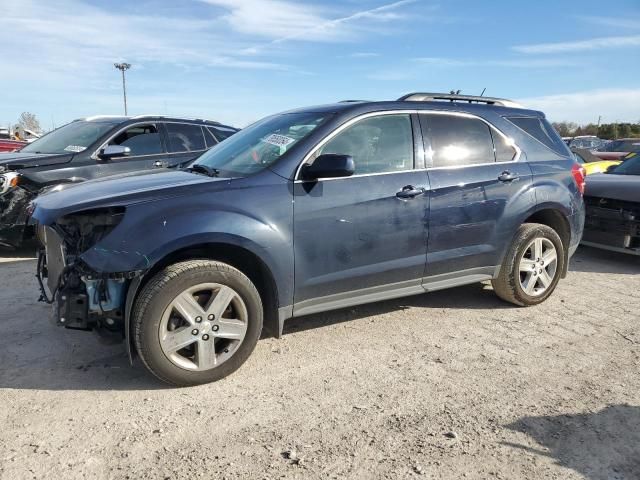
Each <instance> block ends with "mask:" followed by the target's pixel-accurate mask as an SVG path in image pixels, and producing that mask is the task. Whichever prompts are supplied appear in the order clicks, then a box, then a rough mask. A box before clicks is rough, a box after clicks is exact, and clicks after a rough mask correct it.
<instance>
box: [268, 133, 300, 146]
mask: <svg viewBox="0 0 640 480" xmlns="http://www.w3.org/2000/svg"><path fill="white" fill-rule="evenodd" d="M263 141H264V142H266V143H268V144H270V145H275V146H276V147H286V146H287V145H289V144H290V143H293V142H295V139H293V138H290V137H285V136H284V135H278V134H277V133H272V134H271V135H269V136H268V137H266V138H264V139H263Z"/></svg>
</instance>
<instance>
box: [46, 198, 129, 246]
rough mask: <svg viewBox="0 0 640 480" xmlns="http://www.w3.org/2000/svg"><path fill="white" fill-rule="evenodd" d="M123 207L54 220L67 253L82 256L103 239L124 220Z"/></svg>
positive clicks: (101, 209)
mask: <svg viewBox="0 0 640 480" xmlns="http://www.w3.org/2000/svg"><path fill="white" fill-rule="evenodd" d="M124 212H125V208H124V207H105V208H95V209H92V210H84V211H81V212H76V213H71V214H69V215H65V216H64V217H61V218H59V219H58V220H56V227H58V230H59V231H60V232H61V233H62V234H63V235H62V236H63V238H64V242H65V244H66V245H67V247H68V249H69V250H68V251H69V253H73V254H75V255H82V254H83V253H84V252H86V251H87V250H89V249H90V248H91V247H93V246H94V245H96V244H97V243H98V242H100V241H101V240H102V239H103V238H105V237H106V236H107V235H109V233H111V231H112V230H113V229H114V228H116V227H117V226H118V224H119V223H120V222H121V221H122V219H123V218H124Z"/></svg>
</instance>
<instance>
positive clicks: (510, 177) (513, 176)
mask: <svg viewBox="0 0 640 480" xmlns="http://www.w3.org/2000/svg"><path fill="white" fill-rule="evenodd" d="M518 178H520V175H518V174H517V173H511V172H510V171H509V170H505V171H504V172H502V173H501V174H500V175H498V180H500V181H501V182H513V181H514V180H517V179H518Z"/></svg>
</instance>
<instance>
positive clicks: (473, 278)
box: [278, 265, 500, 338]
mask: <svg viewBox="0 0 640 480" xmlns="http://www.w3.org/2000/svg"><path fill="white" fill-rule="evenodd" d="M499 271H500V265H498V266H492V267H481V268H472V269H469V270H462V271H459V272H453V273H446V274H442V275H434V276H431V277H424V278H418V279H415V280H410V281H407V282H400V283H392V284H389V285H379V286H376V287H369V288H363V289H360V290H352V291H349V292H344V293H338V294H335V295H328V296H326V297H319V298H312V299H310V300H305V301H303V302H299V303H296V304H294V305H293V306H286V307H282V308H280V309H278V338H280V337H281V336H282V331H283V328H284V322H285V321H286V320H288V319H289V318H294V317H302V316H304V315H310V314H312V313H319V312H327V311H330V310H337V309H340V308H346V307H353V306H355V305H362V304H365V303H373V302H380V301H383V300H392V299H394V298H401V297H408V296H411V295H420V294H422V293H425V292H434V291H437V290H443V289H446V288H452V287H459V286H462V285H469V284H472V283H478V282H483V281H485V280H491V279H492V278H495V277H496V276H497V275H498V272H499Z"/></svg>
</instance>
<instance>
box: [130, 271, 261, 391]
mask: <svg viewBox="0 0 640 480" xmlns="http://www.w3.org/2000/svg"><path fill="white" fill-rule="evenodd" d="M262 313H263V312H262V303H261V300H260V295H259V294H258V291H257V290H256V288H255V286H254V285H253V284H252V283H251V281H250V280H249V279H248V278H247V277H246V276H245V275H244V274H243V273H242V272H240V271H239V270H237V269H235V268H233V267H231V266H230V265H227V264H224V263H220V262H214V261H211V260H191V261H186V262H181V263H176V264H174V265H170V266H169V267H167V268H166V269H164V270H162V271H161V272H159V273H157V274H156V275H155V276H154V277H153V278H152V279H151V280H150V281H149V283H148V284H147V285H146V286H145V287H144V289H143V290H142V292H141V293H140V296H139V297H138V300H137V301H136V306H135V309H134V313H133V317H132V324H133V329H134V338H135V343H136V347H137V349H138V353H139V354H140V357H141V358H142V361H143V362H144V364H145V365H146V366H147V368H148V369H149V370H150V371H151V372H152V373H153V374H154V375H155V376H156V377H158V378H159V379H161V380H163V381H165V382H167V383H170V384H172V385H177V386H187V385H197V384H201V383H208V382H213V381H216V380H219V379H221V378H223V377H225V376H227V375H229V374H230V373H232V372H234V371H235V370H236V369H238V368H239V367H240V365H242V364H243V363H244V362H245V360H246V359H247V358H248V357H249V355H250V354H251V352H252V351H253V349H254V347H255V345H256V343H257V341H258V338H259V337H260V332H261V330H262Z"/></svg>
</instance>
